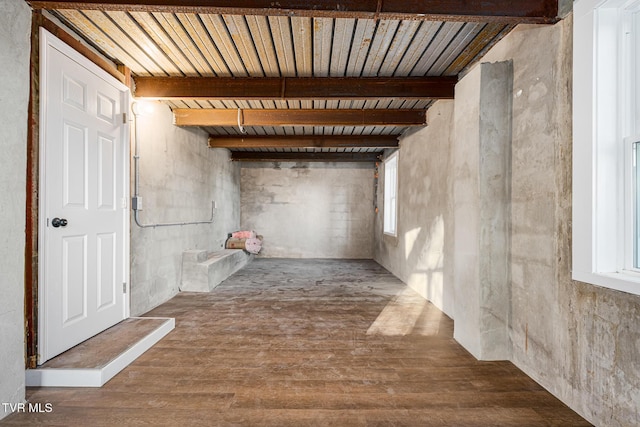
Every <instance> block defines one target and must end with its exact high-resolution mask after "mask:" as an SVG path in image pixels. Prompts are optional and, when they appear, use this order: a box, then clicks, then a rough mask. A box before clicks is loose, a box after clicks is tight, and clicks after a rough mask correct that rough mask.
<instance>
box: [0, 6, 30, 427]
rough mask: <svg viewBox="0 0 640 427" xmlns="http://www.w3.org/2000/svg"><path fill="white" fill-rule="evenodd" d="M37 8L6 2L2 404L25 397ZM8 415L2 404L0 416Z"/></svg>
mask: <svg viewBox="0 0 640 427" xmlns="http://www.w3.org/2000/svg"><path fill="white" fill-rule="evenodd" d="M30 33H31V10H30V8H29V7H28V6H27V4H26V3H25V2H24V1H22V0H4V1H2V2H0V64H2V66H1V67H0V82H1V83H0V152H1V153H2V159H1V160H0V163H1V165H0V217H2V218H3V219H4V221H2V223H1V224H0V272H2V273H1V274H0V295H1V297H0V372H1V374H0V403H18V402H23V401H24V397H25V395H24V366H25V350H24V244H25V232H24V231H25V199H26V164H27V160H26V153H27V106H28V102H29V53H30ZM6 415H7V413H6V412H5V410H4V405H3V406H1V407H0V418H4V417H5V416H6Z"/></svg>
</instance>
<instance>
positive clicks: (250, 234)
mask: <svg viewBox="0 0 640 427" xmlns="http://www.w3.org/2000/svg"><path fill="white" fill-rule="evenodd" d="M231 237H233V238H234V239H255V238H256V232H255V231H248V230H247V231H234V232H233V233H231Z"/></svg>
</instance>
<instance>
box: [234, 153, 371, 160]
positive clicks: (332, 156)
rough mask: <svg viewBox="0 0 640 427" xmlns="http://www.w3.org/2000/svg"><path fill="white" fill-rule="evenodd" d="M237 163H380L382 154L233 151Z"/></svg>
mask: <svg viewBox="0 0 640 427" xmlns="http://www.w3.org/2000/svg"><path fill="white" fill-rule="evenodd" d="M231 160H232V161H236V162H371V163H374V162H378V161H380V153H327V152H317V153H264V152H259V151H233V152H231Z"/></svg>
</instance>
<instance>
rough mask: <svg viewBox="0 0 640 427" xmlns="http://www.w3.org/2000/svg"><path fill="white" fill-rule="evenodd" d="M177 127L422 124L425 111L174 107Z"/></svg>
mask: <svg viewBox="0 0 640 427" xmlns="http://www.w3.org/2000/svg"><path fill="white" fill-rule="evenodd" d="M173 116H174V123H175V124H176V125H177V126H421V125H425V124H426V123H427V119H426V111H425V110H410V109H406V110H383V109H380V110H346V109H345V110H341V109H338V110H321V109H318V110H310V109H301V110H284V109H283V110H268V109H264V110H252V109H247V110H243V109H238V110H233V109H217V108H211V109H205V108H203V109H198V108H178V109H175V110H173Z"/></svg>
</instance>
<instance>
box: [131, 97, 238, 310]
mask: <svg viewBox="0 0 640 427" xmlns="http://www.w3.org/2000/svg"><path fill="white" fill-rule="evenodd" d="M151 114H152V115H150V116H147V115H141V116H140V117H139V118H138V124H139V144H140V195H141V196H142V200H143V210H142V211H141V212H140V220H141V221H140V222H141V223H143V224H153V223H163V222H189V221H202V220H208V219H209V218H210V216H211V202H212V201H215V202H216V204H217V209H216V210H215V213H214V221H213V224H198V225H182V226H172V227H156V228H140V227H138V226H137V225H136V224H135V222H134V221H133V214H132V221H131V315H132V316H135V315H139V314H142V313H145V312H146V311H149V310H150V309H152V308H154V307H156V306H158V305H159V304H162V303H163V302H165V301H167V300H168V299H170V298H171V297H173V296H174V295H175V294H176V293H178V290H179V285H180V274H181V262H182V252H183V251H185V250H188V249H205V250H209V251H214V250H219V249H222V248H223V247H224V242H225V240H226V238H227V233H229V232H231V231H235V230H237V229H238V228H239V227H240V167H239V165H238V164H237V163H235V162H231V161H230V154H229V151H228V150H226V149H211V148H208V147H207V139H208V134H207V133H206V132H204V131H203V130H201V129H188V128H179V127H176V126H174V125H173V124H172V123H173V115H172V113H171V111H170V109H169V107H167V106H166V105H165V104H161V103H155V105H154V109H153V113H151ZM132 147H133V141H132ZM131 170H132V195H133V172H134V171H133V159H132V166H131Z"/></svg>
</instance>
